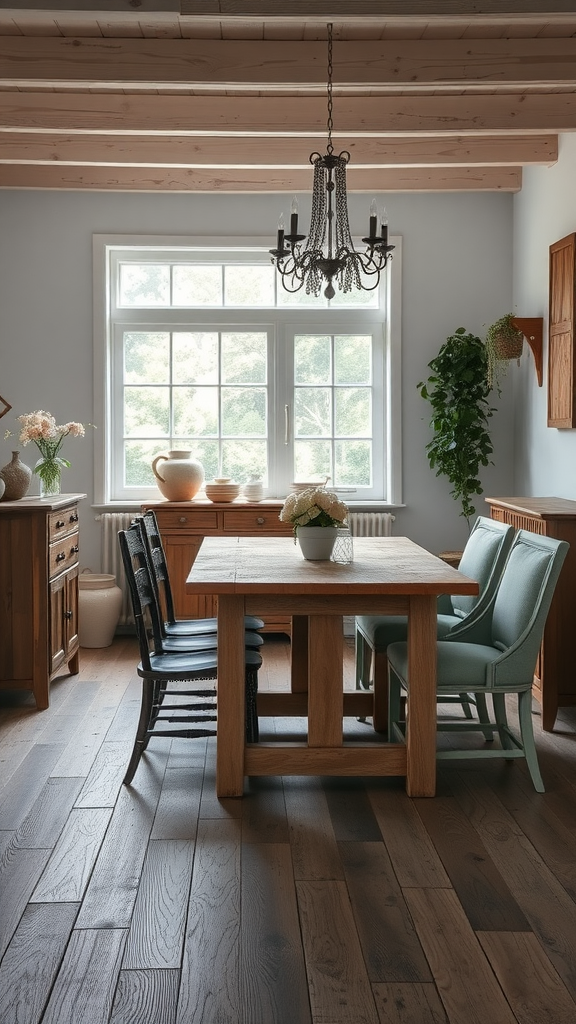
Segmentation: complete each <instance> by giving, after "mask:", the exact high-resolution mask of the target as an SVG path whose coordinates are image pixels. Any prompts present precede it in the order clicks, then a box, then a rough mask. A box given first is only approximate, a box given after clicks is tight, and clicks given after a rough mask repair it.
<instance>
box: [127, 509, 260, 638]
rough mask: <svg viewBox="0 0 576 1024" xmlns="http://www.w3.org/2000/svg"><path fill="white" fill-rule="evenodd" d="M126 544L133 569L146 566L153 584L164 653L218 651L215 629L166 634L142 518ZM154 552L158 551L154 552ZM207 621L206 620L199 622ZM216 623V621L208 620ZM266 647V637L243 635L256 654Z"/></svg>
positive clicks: (139, 518) (250, 633)
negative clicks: (264, 644)
mask: <svg viewBox="0 0 576 1024" xmlns="http://www.w3.org/2000/svg"><path fill="white" fill-rule="evenodd" d="M126 535H127V543H128V547H129V549H130V554H131V556H132V566H133V568H134V569H137V568H139V567H140V566H141V565H147V566H148V570H149V572H150V577H151V580H152V588H153V591H154V598H155V601H156V610H155V616H156V619H157V621H158V628H159V630H160V636H161V639H162V650H163V651H165V652H166V653H168V652H170V651H173V652H174V653H177V652H178V651H189V652H191V653H193V652H199V651H209V650H216V648H217V646H218V641H217V636H218V630H217V629H216V628H215V627H214V628H213V629H203V630H198V631H191V632H189V633H184V632H182V633H176V634H173V633H170V632H167V631H166V628H165V626H166V623H165V621H164V617H163V614H162V607H161V604H160V595H159V592H158V587H157V585H155V584H156V578H155V573H154V565H153V561H152V557H151V549H150V547H149V546H148V544H147V542H146V533H145V530H144V525H143V521H142V517H141V516H140V517H138V518H136V519H134V520H133V522H132V525H131V526H130V528H129V529H128V530H127V531H126ZM152 550H155V549H152ZM200 621H206V620H200ZM208 621H210V622H215V621H216V620H215V619H214V620H212V619H210V620H208ZM253 621H254V622H260V621H261V620H260V619H254V620H253ZM190 622H192V623H194V622H195V620H194V619H191V620H190ZM263 643H264V639H263V637H261V636H260V634H259V633H255V632H253V631H252V630H250V631H246V632H245V634H244V646H245V647H251V648H253V649H254V650H258V649H259V648H260V647H261V646H262V644H263Z"/></svg>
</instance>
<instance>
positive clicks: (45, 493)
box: [34, 459, 62, 498]
mask: <svg viewBox="0 0 576 1024" xmlns="http://www.w3.org/2000/svg"><path fill="white" fill-rule="evenodd" d="M34 472H35V473H36V475H37V476H38V479H39V480H40V497H41V498H53V497H54V496H55V495H57V494H60V474H61V472H62V464H61V462H60V460H59V459H38V462H37V463H36V465H35V467H34Z"/></svg>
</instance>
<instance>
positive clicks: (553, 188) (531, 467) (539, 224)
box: [514, 135, 576, 499]
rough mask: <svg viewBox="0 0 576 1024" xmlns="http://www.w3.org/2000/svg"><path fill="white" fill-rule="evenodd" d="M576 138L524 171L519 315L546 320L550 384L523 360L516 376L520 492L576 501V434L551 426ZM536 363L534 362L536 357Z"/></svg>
mask: <svg viewBox="0 0 576 1024" xmlns="http://www.w3.org/2000/svg"><path fill="white" fill-rule="evenodd" d="M575 181H576V135H563V136H561V138H560V151H559V159H558V163H557V164H556V165H555V166H554V167H538V168H536V167H533V168H530V169H529V170H527V171H525V172H524V185H523V188H522V191H521V192H520V193H519V194H518V195H517V196H516V197H515V198H514V312H516V313H517V314H518V315H519V316H543V317H544V384H543V387H541V388H539V387H537V384H536V378H535V375H534V365H533V363H532V365H530V361H529V360H527V359H525V358H523V359H522V367H521V373H519V374H515V378H516V379H515V393H514V400H515V401H514V405H515V423H514V433H515V438H516V458H515V461H516V466H515V473H514V481H515V493H516V494H519V495H523V494H530V495H536V496H540V497H545V496H550V495H554V496H556V497H560V498H572V499H576V431H575V430H557V429H555V428H553V427H548V426H547V424H546V420H547V385H548V372H547V371H548V256H549V247H550V245H551V244H552V243H553V242H556V241H558V240H559V239H560V238H563V237H564V236H565V235H568V234H570V233H571V232H572V231H576V189H575V188H574V182H575ZM530 358H531V357H530Z"/></svg>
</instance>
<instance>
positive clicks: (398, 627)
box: [356, 615, 462, 654]
mask: <svg viewBox="0 0 576 1024" xmlns="http://www.w3.org/2000/svg"><path fill="white" fill-rule="evenodd" d="M461 621H462V620H461V619H460V618H459V617H458V616H457V615H439V616H438V627H437V633H436V635H437V636H438V637H439V638H442V637H443V636H446V635H447V634H448V633H449V632H450V630H451V629H453V627H454V626H456V625H460V623H461ZM356 629H357V630H359V631H360V633H361V634H362V635H363V636H364V637H365V638H366V640H367V641H368V643H369V644H370V646H371V647H372V648H373V650H375V651H376V653H377V654H382V653H383V652H384V651H385V650H386V648H387V647H388V646H389V645H390V644H393V643H396V642H397V641H398V640H406V638H407V636H408V618H407V616H406V615H358V616H357V617H356Z"/></svg>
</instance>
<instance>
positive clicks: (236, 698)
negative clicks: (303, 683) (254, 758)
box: [216, 594, 246, 797]
mask: <svg viewBox="0 0 576 1024" xmlns="http://www.w3.org/2000/svg"><path fill="white" fill-rule="evenodd" d="M245 702H246V691H245V658H244V598H243V597H241V596H240V597H238V596H236V595H234V594H221V595H220V596H219V597H218V729H217V739H216V794H217V796H219V797H225V796H242V793H243V790H244V746H245V739H246V726H245Z"/></svg>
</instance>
